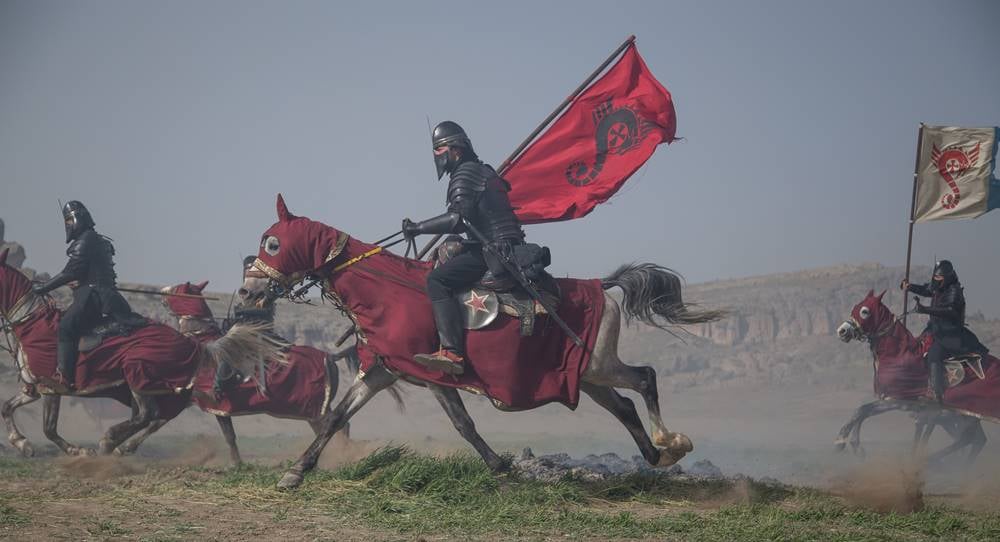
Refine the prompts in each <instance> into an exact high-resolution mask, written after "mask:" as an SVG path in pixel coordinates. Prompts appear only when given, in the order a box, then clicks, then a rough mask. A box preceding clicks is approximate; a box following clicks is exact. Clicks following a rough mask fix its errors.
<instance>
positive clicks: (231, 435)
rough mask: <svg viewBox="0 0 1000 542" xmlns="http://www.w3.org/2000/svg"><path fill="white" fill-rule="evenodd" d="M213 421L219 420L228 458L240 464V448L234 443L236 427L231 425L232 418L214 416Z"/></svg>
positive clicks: (237, 464) (241, 461) (241, 459)
mask: <svg viewBox="0 0 1000 542" xmlns="http://www.w3.org/2000/svg"><path fill="white" fill-rule="evenodd" d="M215 421H217V422H219V429H220V430H222V438H224V439H226V445H227V446H229V459H230V460H231V461H232V462H233V465H236V466H240V465H242V464H243V458H241V457H240V448H239V446H237V445H236V428H235V427H233V419H232V418H230V417H229V416H216V417H215Z"/></svg>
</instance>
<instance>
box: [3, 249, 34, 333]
mask: <svg viewBox="0 0 1000 542" xmlns="http://www.w3.org/2000/svg"><path fill="white" fill-rule="evenodd" d="M9 252H10V250H9V249H6V248H5V249H3V250H2V251H0V312H2V313H3V315H4V316H9V314H8V313H9V312H10V311H11V310H13V309H14V308H15V306H16V305H17V304H18V303H19V302H20V301H21V300H22V299H23V298H24V296H25V295H26V294H28V293H30V292H31V281H30V280H28V277H26V276H24V273H21V271H19V270H18V269H16V268H14V267H11V266H9V265H7V254H8V253H9Z"/></svg>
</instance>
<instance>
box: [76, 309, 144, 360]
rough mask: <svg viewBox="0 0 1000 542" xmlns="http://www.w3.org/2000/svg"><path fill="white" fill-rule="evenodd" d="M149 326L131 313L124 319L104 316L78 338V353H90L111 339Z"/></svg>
mask: <svg viewBox="0 0 1000 542" xmlns="http://www.w3.org/2000/svg"><path fill="white" fill-rule="evenodd" d="M148 325H149V320H147V319H146V317H144V316H142V315H141V314H136V313H134V312H133V313H131V314H129V315H128V316H127V317H125V318H120V317H116V316H113V315H104V316H102V317H101V319H100V320H98V321H97V323H95V324H94V325H93V326H92V327H91V328H90V329H88V330H87V331H84V333H83V335H81V336H80V342H79V346H78V348H79V350H80V352H90V351H91V350H93V349H95V348H97V347H98V346H100V345H101V343H102V342H104V339H108V338H111V337H126V336H128V335H131V334H132V333H133V332H134V331H135V330H137V329H140V328H143V327H146V326H148Z"/></svg>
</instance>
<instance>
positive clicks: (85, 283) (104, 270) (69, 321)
mask: <svg viewBox="0 0 1000 542" xmlns="http://www.w3.org/2000/svg"><path fill="white" fill-rule="evenodd" d="M62 211H63V220H64V222H65V223H66V242H67V243H69V248H67V249H66V255H67V256H68V257H69V261H68V262H67V263H66V267H65V268H64V269H63V270H62V271H61V272H60V273H59V274H58V275H56V276H54V277H52V279H51V280H49V281H48V282H46V283H44V284H35V285H34V286H33V287H32V291H33V292H34V293H35V294H37V295H45V294H47V293H49V292H50V291H52V290H55V289H56V288H58V287H60V286H64V285H67V284H69V285H70V287H71V288H73V303H72V304H71V305H70V306H69V308H67V309H66V311H65V312H64V313H63V315H62V318H61V319H60V320H59V342H58V345H59V346H58V354H57V358H56V359H57V361H58V370H59V375H58V376H59V377H61V379H62V383H63V384H64V385H65V386H66V388H67V389H69V390H73V389H74V381H75V376H76V358H77V354H78V351H77V349H78V342H79V340H80V336H81V335H83V334H84V333H86V332H87V331H89V330H90V329H92V328H93V327H94V325H96V324H97V323H98V322H99V321H100V320H101V319H102V318H103V317H104V316H112V317H114V319H115V321H116V322H118V323H119V324H121V325H126V326H127V325H139V324H140V321H141V319H139V318H138V315H133V314H132V309H131V307H130V306H129V304H128V301H126V300H125V298H124V297H122V294H121V293H119V292H118V290H117V289H116V288H115V279H116V277H117V275H115V262H114V255H115V247H114V246H113V245H112V244H111V240H110V239H108V238H107V237H104V236H103V235H100V234H98V233H97V232H96V231H94V219H93V218H91V216H90V211H88V210H87V208H86V207H84V205H83V204H82V203H80V202H79V201H70V202H68V203H67V204H66V205H65V206H63V210H62ZM137 319H138V320H140V321H136V320H137Z"/></svg>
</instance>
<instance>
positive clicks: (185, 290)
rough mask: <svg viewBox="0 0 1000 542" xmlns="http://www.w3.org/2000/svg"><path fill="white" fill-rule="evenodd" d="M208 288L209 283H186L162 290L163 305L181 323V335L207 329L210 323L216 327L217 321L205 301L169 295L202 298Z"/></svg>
mask: <svg viewBox="0 0 1000 542" xmlns="http://www.w3.org/2000/svg"><path fill="white" fill-rule="evenodd" d="M206 286H208V281H207V280H206V281H204V282H201V283H200V284H191V283H190V282H185V283H183V284H178V285H176V286H167V287H166V288H163V289H161V290H160V292H161V293H163V294H165V295H164V296H163V304H164V305H165V306H166V307H167V309H168V310H170V313H171V314H173V315H174V316H176V317H177V318H178V319H179V321H180V331H181V333H192V332H197V331H202V330H204V329H205V324H206V323H210V324H211V326H213V327H214V326H215V319H214V318H213V316H212V309H210V308H209V307H208V303H207V302H206V301H205V300H204V299H196V298H193V297H180V296H175V295H169V294H183V295H195V296H200V295H202V292H204V291H205V287H206Z"/></svg>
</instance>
